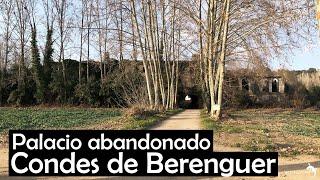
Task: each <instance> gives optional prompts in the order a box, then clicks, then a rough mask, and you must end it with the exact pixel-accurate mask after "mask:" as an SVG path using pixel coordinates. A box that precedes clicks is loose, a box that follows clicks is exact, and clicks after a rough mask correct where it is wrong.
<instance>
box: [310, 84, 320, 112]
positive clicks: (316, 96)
mask: <svg viewBox="0 0 320 180" xmlns="http://www.w3.org/2000/svg"><path fill="white" fill-rule="evenodd" d="M308 100H309V101H310V104H311V105H312V106H317V107H318V108H320V86H313V87H311V88H310V90H309V91H308Z"/></svg>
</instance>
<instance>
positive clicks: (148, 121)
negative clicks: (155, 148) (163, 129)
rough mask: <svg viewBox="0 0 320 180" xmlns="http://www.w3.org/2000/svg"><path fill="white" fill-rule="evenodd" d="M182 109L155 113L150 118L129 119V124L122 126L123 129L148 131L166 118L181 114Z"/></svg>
mask: <svg viewBox="0 0 320 180" xmlns="http://www.w3.org/2000/svg"><path fill="white" fill-rule="evenodd" d="M181 111H182V109H174V110H168V111H165V112H161V113H156V114H153V115H151V116H148V117H145V118H134V117H130V118H128V120H129V121H130V123H128V124H127V125H126V126H124V128H123V129H136V130H139V129H148V128H150V127H152V126H153V125H155V124H157V123H159V122H160V121H161V120H164V119H167V118H168V117H170V116H172V115H174V114H177V113H179V112H181Z"/></svg>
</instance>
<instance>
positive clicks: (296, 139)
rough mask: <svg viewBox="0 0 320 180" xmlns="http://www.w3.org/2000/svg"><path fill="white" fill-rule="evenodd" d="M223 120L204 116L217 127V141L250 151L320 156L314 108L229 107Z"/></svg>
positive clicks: (318, 121)
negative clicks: (243, 108) (213, 119)
mask: <svg viewBox="0 0 320 180" xmlns="http://www.w3.org/2000/svg"><path fill="white" fill-rule="evenodd" d="M226 113H227V114H228V116H226V118H225V119H223V120H222V121H221V122H213V121H212V120H209V119H206V116H205V115H202V119H203V122H204V123H203V124H204V127H206V128H209V129H215V141H216V142H217V143H218V144H222V145H225V146H232V147H240V148H242V149H244V150H248V151H278V152H280V154H281V155H282V156H293V155H299V154H310V155H320V111H316V110H313V109H306V110H301V111H297V110H293V109H247V110H228V111H227V112H226Z"/></svg>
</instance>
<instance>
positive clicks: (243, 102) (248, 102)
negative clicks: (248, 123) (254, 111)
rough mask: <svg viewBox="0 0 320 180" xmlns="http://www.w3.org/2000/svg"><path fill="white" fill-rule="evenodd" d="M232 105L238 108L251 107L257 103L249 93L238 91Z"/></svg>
mask: <svg viewBox="0 0 320 180" xmlns="http://www.w3.org/2000/svg"><path fill="white" fill-rule="evenodd" d="M232 104H233V105H234V106H236V107H250V106H253V105H254V104H255V103H254V99H253V98H252V97H251V96H250V95H249V93H248V92H247V91H238V92H236V93H235V96H234V98H233V103H232Z"/></svg>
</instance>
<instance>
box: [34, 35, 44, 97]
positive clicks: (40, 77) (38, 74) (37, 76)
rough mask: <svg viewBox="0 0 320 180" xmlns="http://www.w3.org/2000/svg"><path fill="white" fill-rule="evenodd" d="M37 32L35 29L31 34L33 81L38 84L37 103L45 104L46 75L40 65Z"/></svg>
mask: <svg viewBox="0 0 320 180" xmlns="http://www.w3.org/2000/svg"><path fill="white" fill-rule="evenodd" d="M36 32H37V31H36V30H35V29H33V30H32V33H31V56H32V59H31V64H32V74H33V79H34V81H35V83H36V92H35V98H36V100H37V103H42V102H44V98H45V93H44V92H45V89H44V74H43V68H42V65H41V63H40V54H39V48H38V45H37V39H36V38H37V33H36Z"/></svg>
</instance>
